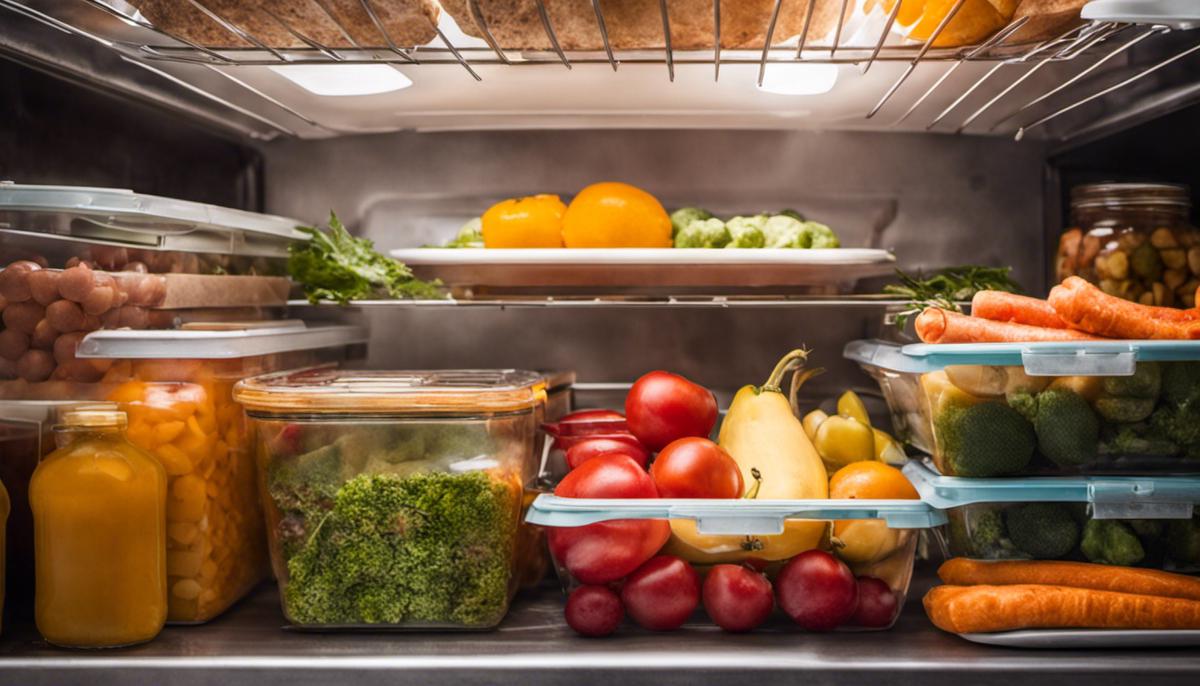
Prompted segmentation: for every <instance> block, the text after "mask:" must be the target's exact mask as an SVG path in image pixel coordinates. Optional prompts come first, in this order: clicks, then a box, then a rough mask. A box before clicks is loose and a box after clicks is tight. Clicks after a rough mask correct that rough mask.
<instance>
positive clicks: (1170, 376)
mask: <svg viewBox="0 0 1200 686" xmlns="http://www.w3.org/2000/svg"><path fill="white" fill-rule="evenodd" d="M1162 397H1163V400H1165V401H1166V402H1169V403H1175V404H1176V405H1182V404H1184V403H1200V362H1168V363H1165V364H1164V365H1163V370H1162Z"/></svg>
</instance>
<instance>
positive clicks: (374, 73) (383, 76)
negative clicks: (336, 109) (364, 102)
mask: <svg viewBox="0 0 1200 686" xmlns="http://www.w3.org/2000/svg"><path fill="white" fill-rule="evenodd" d="M270 70H271V71H273V72H275V73H276V74H279V75H280V76H282V77H284V78H285V79H287V80H289V81H291V82H292V83H294V84H296V85H297V86H300V87H301V88H303V89H304V90H306V91H309V92H310V93H315V94H316V95H329V96H342V95H378V94H379V93H389V92H391V91H398V90H403V89H405V88H408V87H409V86H411V85H413V82H412V81H411V80H410V79H409V78H408V77H407V76H405V75H404V74H401V73H400V72H399V71H397V70H396V69H394V68H392V67H389V66H388V65H386V64H334V65H326V64H290V65H288V66H285V67H270Z"/></svg>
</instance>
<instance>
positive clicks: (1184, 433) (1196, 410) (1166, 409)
mask: <svg viewBox="0 0 1200 686" xmlns="http://www.w3.org/2000/svg"><path fill="white" fill-rule="evenodd" d="M1149 424H1150V431H1151V433H1152V434H1153V435H1155V436H1160V437H1162V438H1166V439H1168V440H1170V441H1171V442H1173V443H1176V444H1178V445H1180V446H1183V447H1191V446H1194V445H1197V444H1200V402H1196V401H1190V400H1188V401H1184V402H1183V403H1178V404H1176V403H1165V404H1163V405H1161V406H1160V407H1159V408H1158V409H1157V410H1155V411H1154V413H1153V414H1151V415H1150V420H1149Z"/></svg>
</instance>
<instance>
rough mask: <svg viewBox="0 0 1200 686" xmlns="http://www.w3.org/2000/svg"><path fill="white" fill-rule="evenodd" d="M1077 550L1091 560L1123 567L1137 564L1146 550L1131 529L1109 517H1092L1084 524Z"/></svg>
mask: <svg viewBox="0 0 1200 686" xmlns="http://www.w3.org/2000/svg"><path fill="white" fill-rule="evenodd" d="M1079 550H1080V552H1082V553H1083V556H1084V557H1086V558H1087V559H1088V560H1089V561H1091V562H1097V563H1100V564H1106V565H1120V566H1123V567H1127V566H1129V565H1134V564H1137V563H1139V562H1141V561H1142V558H1144V557H1146V550H1145V549H1144V548H1142V542H1141V541H1139V540H1138V537H1137V535H1136V534H1134V533H1133V529H1131V528H1129V526H1128V525H1127V524H1125V523H1123V522H1118V521H1116V520H1111V519H1110V520H1103V519H1093V520H1091V521H1089V522H1088V523H1087V524H1085V525H1084V526H1083V540H1082V541H1081V542H1080V544H1079Z"/></svg>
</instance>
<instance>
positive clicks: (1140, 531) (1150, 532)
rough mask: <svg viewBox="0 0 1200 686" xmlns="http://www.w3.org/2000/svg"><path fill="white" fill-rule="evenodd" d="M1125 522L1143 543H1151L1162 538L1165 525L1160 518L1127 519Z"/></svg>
mask: <svg viewBox="0 0 1200 686" xmlns="http://www.w3.org/2000/svg"><path fill="white" fill-rule="evenodd" d="M1125 523H1126V524H1128V525H1129V528H1130V529H1133V533H1135V534H1137V537H1138V538H1139V539H1141V541H1142V542H1143V543H1152V542H1154V541H1157V540H1159V539H1160V538H1162V535H1163V531H1164V530H1165V529H1166V526H1165V525H1164V524H1163V520H1161V519H1127V520H1125Z"/></svg>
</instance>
